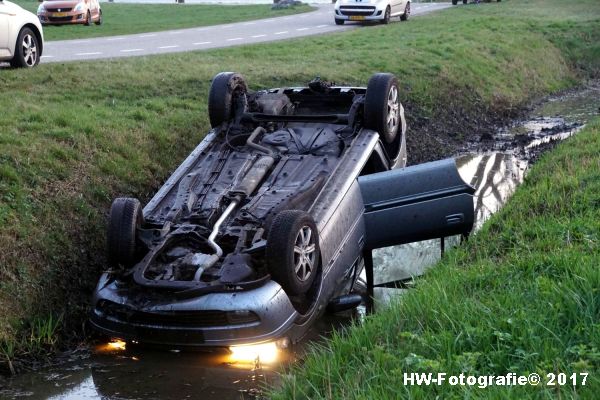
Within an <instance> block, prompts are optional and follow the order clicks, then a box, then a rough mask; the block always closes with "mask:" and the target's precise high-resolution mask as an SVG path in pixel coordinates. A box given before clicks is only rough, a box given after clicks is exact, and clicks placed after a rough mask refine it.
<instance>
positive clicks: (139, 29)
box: [13, 0, 313, 40]
mask: <svg viewBox="0 0 600 400" xmlns="http://www.w3.org/2000/svg"><path fill="white" fill-rule="evenodd" d="M13 2H14V3H16V4H18V5H20V6H21V7H23V8H25V9H26V10H29V11H31V12H32V13H34V14H35V13H36V12H37V9H38V6H39V5H40V3H39V2H37V1H32V0H14V1H13ZM100 8H101V9H102V15H103V23H102V25H100V26H97V25H92V26H85V25H62V26H55V25H48V26H45V27H44V39H45V40H65V39H84V38H92V37H100V36H114V35H127V34H132V33H143V32H155V31H165V30H169V29H183V28H193V27H198V26H208V25H218V24H227V23H232V22H240V21H249V20H253V19H260V18H272V17H281V16H284V15H290V14H297V13H301V12H307V11H311V10H313V7H310V6H308V5H304V4H303V5H300V6H295V7H290V8H286V9H279V10H271V5H269V4H250V5H236V6H223V5H209V4H177V3H173V4H118V3H101V4H100Z"/></svg>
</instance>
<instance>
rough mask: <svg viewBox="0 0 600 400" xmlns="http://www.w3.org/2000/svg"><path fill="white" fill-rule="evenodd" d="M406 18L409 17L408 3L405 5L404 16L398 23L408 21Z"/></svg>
mask: <svg viewBox="0 0 600 400" xmlns="http://www.w3.org/2000/svg"><path fill="white" fill-rule="evenodd" d="M408 17H410V2H408V3H406V7H404V14H402V15H401V16H400V21H408Z"/></svg>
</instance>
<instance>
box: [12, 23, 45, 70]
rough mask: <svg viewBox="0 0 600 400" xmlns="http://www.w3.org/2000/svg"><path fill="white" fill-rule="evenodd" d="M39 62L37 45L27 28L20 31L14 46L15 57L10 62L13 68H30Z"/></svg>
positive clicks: (35, 39)
mask: <svg viewBox="0 0 600 400" xmlns="http://www.w3.org/2000/svg"><path fill="white" fill-rule="evenodd" d="M39 62H40V53H39V43H38V38H37V36H35V33H33V31H32V30H31V29H29V28H23V29H21V32H19V36H18V37H17V44H16V45H15V56H14V57H13V59H12V60H11V61H10V65H11V66H12V67H14V68H32V67H35V66H36V65H38V64H39Z"/></svg>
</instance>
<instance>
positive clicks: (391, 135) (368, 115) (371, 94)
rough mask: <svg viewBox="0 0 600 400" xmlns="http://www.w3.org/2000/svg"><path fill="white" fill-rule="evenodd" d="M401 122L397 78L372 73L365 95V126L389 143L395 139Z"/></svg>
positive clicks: (390, 75) (385, 74)
mask: <svg viewBox="0 0 600 400" xmlns="http://www.w3.org/2000/svg"><path fill="white" fill-rule="evenodd" d="M394 114H395V116H394ZM401 124H402V121H401V116H400V94H399V91H398V79H396V77H395V76H394V75H392V74H387V73H380V74H375V75H373V76H372V77H371V79H369V83H368V85H367V94H366V95H365V108H364V125H365V127H366V128H368V129H372V130H374V131H377V132H378V133H379V134H380V135H381V139H382V140H383V142H384V143H387V144H390V143H393V142H394V140H395V139H396V136H397V135H398V130H399V129H400V126H401Z"/></svg>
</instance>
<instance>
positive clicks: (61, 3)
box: [42, 0, 80, 8]
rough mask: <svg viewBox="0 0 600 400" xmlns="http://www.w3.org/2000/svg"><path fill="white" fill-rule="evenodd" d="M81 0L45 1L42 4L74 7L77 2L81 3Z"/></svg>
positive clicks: (45, 5) (46, 6) (45, 6)
mask: <svg viewBox="0 0 600 400" xmlns="http://www.w3.org/2000/svg"><path fill="white" fill-rule="evenodd" d="M79 3H80V1H79V0H70V1H45V2H43V3H42V4H43V5H44V8H73V7H75V6H76V5H77V4H79Z"/></svg>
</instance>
